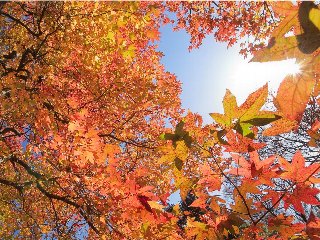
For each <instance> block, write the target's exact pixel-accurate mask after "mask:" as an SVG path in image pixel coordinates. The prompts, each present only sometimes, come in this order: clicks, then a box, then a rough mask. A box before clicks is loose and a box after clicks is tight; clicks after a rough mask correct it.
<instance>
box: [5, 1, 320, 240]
mask: <svg viewBox="0 0 320 240" xmlns="http://www.w3.org/2000/svg"><path fill="white" fill-rule="evenodd" d="M169 23H172V24H173V25H174V26H173V28H174V29H175V30H179V29H185V30H186V31H187V32H188V33H189V34H190V37H191V40H190V49H192V48H196V47H199V46H200V45H201V43H202V40H203V39H204V38H205V37H206V36H207V35H208V34H211V33H213V35H214V38H215V39H216V40H217V41H223V42H227V43H228V45H229V46H231V45H233V44H235V43H236V42H237V41H239V40H240V39H241V38H242V37H244V36H248V41H247V42H242V50H241V53H242V54H243V55H247V54H248V53H251V54H253V56H254V57H253V59H252V61H258V62H264V61H276V60H284V59H287V58H295V59H296V62H297V63H299V64H300V68H301V71H300V73H298V74H296V75H290V76H287V77H286V78H285V79H284V80H283V81H282V83H281V84H280V87H279V89H278V92H277V94H276V96H273V97H271V96H270V95H269V93H268V86H267V85H264V86H262V87H261V88H259V89H258V90H256V91H255V92H253V93H251V94H250V95H249V96H248V98H247V100H246V101H245V102H244V103H243V104H241V105H240V106H238V104H237V101H236V98H235V96H234V95H233V94H232V93H231V92H230V91H229V90H227V91H226V94H225V96H224V99H223V107H224V114H219V113H211V114H210V115H211V117H212V118H213V123H212V124H208V125H205V126H204V125H203V123H202V119H201V117H200V116H199V115H197V114H194V113H191V112H188V113H187V114H184V110H183V109H182V108H181V105H180V98H179V93H180V92H181V85H180V82H179V81H178V80H177V78H176V77H175V75H174V74H171V73H169V72H167V71H166V69H165V68H164V66H163V65H162V64H161V62H160V61H161V57H162V55H163V54H162V53H161V52H159V50H158V49H157V41H158V40H159V39H160V32H159V28H160V27H161V26H162V25H165V24H169ZM0 24H1V33H0V34H1V37H0V38H1V45H0V74H1V82H0V88H1V91H0V98H1V108H0V137H1V141H0V171H1V176H0V190H1V195H0V238H1V239H11V238H12V239H41V238H47V239H57V238H59V239H60V238H61V239H70V238H75V237H77V235H79V234H82V235H83V234H84V233H85V236H83V237H82V238H88V239H320V235H319V232H320V225H319V222H320V220H319V218H320V217H319V212H320V211H319V204H320V203H319V193H320V190H319V183H320V178H319V174H320V163H319V158H318V157H319V156H318V155H319V154H318V153H319V141H320V132H319V129H320V124H319V119H320V110H319V109H320V107H319V106H320V98H319V91H320V87H319V86H320V85H319V66H320V65H319V52H320V50H319V49H318V47H319V46H320V45H319V29H320V10H319V8H318V6H317V5H316V4H314V3H313V2H303V3H297V4H294V3H291V2H281V3H268V2H223V1H222V2H218V3H217V2H103V3H98V2H2V3H0ZM268 38H269V39H270V41H269V44H268V46H266V47H263V42H264V41H265V40H266V39H268ZM244 84H245V83H244ZM270 99H271V100H270ZM268 101H269V104H270V102H271V104H273V108H268V107H267V106H266V103H267V102H268ZM307 113H308V114H307ZM306 119H307V120H306ZM169 124H171V125H172V126H176V127H175V128H174V129H171V128H168V127H167V126H168V125H169ZM302 128H303V131H301V129H302ZM301 132H302V135H303V138H304V139H306V140H305V141H303V140H302V139H300V138H299V134H300V133H301ZM294 134H295V135H294ZM293 135H294V136H298V137H297V138H292V136H293ZM267 138H268V139H271V141H263V139H267ZM279 138H281V139H288V141H289V140H290V141H291V142H294V144H293V143H292V144H291V147H290V148H288V149H287V150H288V151H287V152H286V151H284V152H281V154H279V152H280V151H277V147H276V146H277V144H279V142H280V141H276V140H277V139H279ZM301 142H302V143H301ZM299 144H303V146H305V148H303V149H301V147H299ZM296 146H297V147H296ZM272 148H273V150H274V151H270V149H272ZM289 150H290V151H289ZM271 152H272V153H271ZM309 159H312V161H311V160H309ZM173 193H178V194H179V195H180V202H179V203H174V204H172V203H169V196H170V195H172V194H173Z"/></svg>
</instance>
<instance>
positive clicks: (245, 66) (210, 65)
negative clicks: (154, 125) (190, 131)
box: [159, 25, 294, 123]
mask: <svg viewBox="0 0 320 240" xmlns="http://www.w3.org/2000/svg"><path fill="white" fill-rule="evenodd" d="M188 46H189V36H188V34H187V33H186V32H184V31H178V32H173V31H172V26H170V25H166V26H164V27H162V28H161V39H160V42H159V50H160V51H162V52H163V53H164V57H163V59H162V63H163V64H164V65H165V67H166V69H167V70H168V71H170V72H171V73H174V74H175V75H176V76H177V77H178V79H179V80H180V81H181V82H182V95H181V98H182V105H183V107H184V108H185V109H190V110H191V111H192V112H198V113H199V114H200V115H201V116H202V117H203V120H204V123H212V119H211V117H210V116H209V113H211V112H220V113H222V112H223V108H222V99H223V96H224V94H225V90H226V88H228V89H230V90H231V92H232V93H233V94H234V95H235V96H236V97H237V100H238V104H239V103H241V102H243V101H244V100H245V99H246V97H247V96H248V95H249V94H250V93H251V92H253V91H254V90H255V89H257V88H259V87H261V86H263V85H264V84H265V83H266V82H268V83H269V90H271V91H273V92H274V91H276V89H277V87H278V86H279V83H280V81H281V80H282V79H283V78H284V77H285V75H286V74H288V73H289V72H290V71H291V70H290V68H292V66H293V65H294V59H291V60H287V61H282V62H267V63H248V62H249V60H250V58H247V59H244V58H243V57H242V56H240V55H239V54H238V53H239V49H240V48H239V46H234V47H232V48H229V49H227V44H225V43H217V42H215V40H214V39H213V37H212V36H208V37H207V38H206V39H205V40H204V42H203V44H202V45H201V46H200V48H199V49H194V50H192V51H191V52H189V51H188Z"/></svg>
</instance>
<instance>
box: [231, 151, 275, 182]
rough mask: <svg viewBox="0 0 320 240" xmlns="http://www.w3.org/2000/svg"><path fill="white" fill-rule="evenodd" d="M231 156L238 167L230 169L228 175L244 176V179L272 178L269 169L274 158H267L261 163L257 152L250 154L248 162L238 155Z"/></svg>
mask: <svg viewBox="0 0 320 240" xmlns="http://www.w3.org/2000/svg"><path fill="white" fill-rule="evenodd" d="M232 156H233V159H234V161H235V163H237V165H238V166H240V167H237V168H232V169H231V170H230V171H229V172H228V173H229V174H233V175H238V176H244V177H245V178H256V177H260V178H265V177H266V178H270V179H271V177H274V175H273V174H271V173H272V172H271V169H270V167H271V166H272V164H273V163H274V160H275V157H269V158H267V159H265V160H263V161H261V160H260V158H259V154H258V153H257V152H251V153H250V160H249V161H247V160H246V159H245V158H244V157H241V156H238V155H232ZM267 173H268V175H267ZM261 183H263V182H261Z"/></svg>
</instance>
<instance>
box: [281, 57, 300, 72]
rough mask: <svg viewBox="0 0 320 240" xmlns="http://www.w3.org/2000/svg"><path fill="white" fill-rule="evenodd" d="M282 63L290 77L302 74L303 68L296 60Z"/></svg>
mask: <svg viewBox="0 0 320 240" xmlns="http://www.w3.org/2000/svg"><path fill="white" fill-rule="evenodd" d="M281 62H283V65H282V66H283V67H284V68H285V70H286V72H287V73H288V75H296V74H299V73H301V66H300V64H299V63H297V62H296V61H295V59H293V60H286V61H281Z"/></svg>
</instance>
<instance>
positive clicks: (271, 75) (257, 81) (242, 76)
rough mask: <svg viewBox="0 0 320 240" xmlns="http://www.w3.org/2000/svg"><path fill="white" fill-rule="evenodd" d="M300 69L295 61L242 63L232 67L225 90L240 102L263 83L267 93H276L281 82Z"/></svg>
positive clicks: (299, 71)
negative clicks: (230, 92) (228, 90)
mask: <svg viewBox="0 0 320 240" xmlns="http://www.w3.org/2000/svg"><path fill="white" fill-rule="evenodd" d="M300 68H301V66H300V65H299V64H297V63H296V60H295V59H288V60H284V61H277V62H264V63H258V62H250V63H248V62H246V61H242V62H240V63H238V64H237V65H236V66H235V67H234V69H233V71H232V73H231V78H230V81H229V82H228V87H227V88H229V89H230V90H231V91H232V92H233V93H234V94H235V95H236V96H237V97H238V98H239V99H240V101H241V100H244V99H246V97H247V96H248V94H249V93H251V92H253V91H254V90H256V89H258V88H259V87H261V86H263V85H264V84H265V83H268V86H269V91H272V92H277V90H278V87H279V85H280V83H281V82H282V80H283V79H284V78H285V77H286V76H288V75H295V74H298V73H301V69H300Z"/></svg>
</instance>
